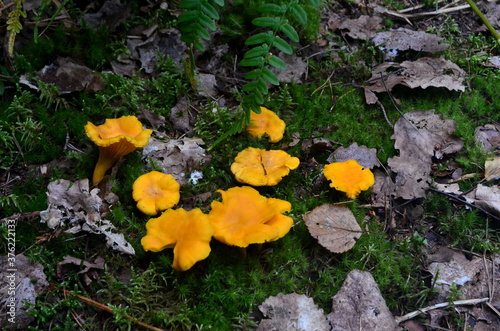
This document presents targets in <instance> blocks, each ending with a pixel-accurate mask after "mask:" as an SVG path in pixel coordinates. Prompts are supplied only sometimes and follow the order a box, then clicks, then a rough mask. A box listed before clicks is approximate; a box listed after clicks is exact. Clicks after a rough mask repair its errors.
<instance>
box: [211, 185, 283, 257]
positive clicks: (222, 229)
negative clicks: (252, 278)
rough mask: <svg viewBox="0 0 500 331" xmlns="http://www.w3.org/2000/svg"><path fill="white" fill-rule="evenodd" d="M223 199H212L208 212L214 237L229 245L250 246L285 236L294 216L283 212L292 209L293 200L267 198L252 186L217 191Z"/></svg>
mask: <svg viewBox="0 0 500 331" xmlns="http://www.w3.org/2000/svg"><path fill="white" fill-rule="evenodd" d="M217 192H219V193H220V194H221V195H222V202H218V201H213V202H212V204H211V207H212V210H211V211H210V213H209V214H208V216H209V219H210V221H211V223H212V226H213V228H214V238H215V239H217V240H219V241H220V242H222V243H224V244H226V245H232V246H239V247H247V246H248V245H250V244H261V243H265V242H268V241H274V240H277V239H279V238H282V237H283V236H285V235H286V234H287V233H288V231H290V228H291V227H292V225H293V219H292V218H291V217H289V216H285V215H283V214H282V213H284V212H288V211H290V210H291V208H292V205H291V204H290V202H288V201H285V200H280V199H274V198H266V197H264V196H262V195H260V194H259V192H258V191H257V190H255V189H254V188H252V187H249V186H243V187H233V188H230V189H228V190H227V191H223V190H218V191H217Z"/></svg>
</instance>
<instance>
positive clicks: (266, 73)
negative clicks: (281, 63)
mask: <svg viewBox="0 0 500 331" xmlns="http://www.w3.org/2000/svg"><path fill="white" fill-rule="evenodd" d="M262 77H264V79H265V80H267V81H268V82H269V83H271V84H273V85H276V86H278V85H279V84H280V82H279V80H278V77H276V75H275V74H274V73H273V72H272V71H271V70H269V68H267V67H263V68H262Z"/></svg>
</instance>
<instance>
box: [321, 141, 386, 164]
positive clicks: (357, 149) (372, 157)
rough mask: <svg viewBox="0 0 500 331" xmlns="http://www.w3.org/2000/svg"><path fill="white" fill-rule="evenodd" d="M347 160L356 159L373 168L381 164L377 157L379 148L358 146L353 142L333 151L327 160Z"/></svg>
mask: <svg viewBox="0 0 500 331" xmlns="http://www.w3.org/2000/svg"><path fill="white" fill-rule="evenodd" d="M347 160H356V161H357V162H358V163H359V164H361V165H362V166H363V167H365V168H370V169H373V168H374V167H377V166H379V165H380V163H379V161H378V159H377V150H376V149H375V148H368V147H366V146H358V144H357V143H353V144H352V145H351V146H349V147H347V148H344V147H339V148H337V149H336V150H335V152H333V153H332V155H330V156H329V157H328V159H327V160H326V161H327V162H329V163H332V162H344V161H347Z"/></svg>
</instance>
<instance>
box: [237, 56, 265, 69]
mask: <svg viewBox="0 0 500 331" xmlns="http://www.w3.org/2000/svg"><path fill="white" fill-rule="evenodd" d="M265 63H266V61H265V60H264V58H263V57H262V56H258V57H253V58H250V59H245V58H244V59H243V60H241V61H240V66H243V67H260V66H263V65H264V64H265Z"/></svg>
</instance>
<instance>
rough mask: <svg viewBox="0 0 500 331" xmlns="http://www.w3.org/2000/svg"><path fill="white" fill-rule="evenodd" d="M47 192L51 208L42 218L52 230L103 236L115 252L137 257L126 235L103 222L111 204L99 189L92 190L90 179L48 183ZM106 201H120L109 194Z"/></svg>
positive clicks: (106, 221)
mask: <svg viewBox="0 0 500 331" xmlns="http://www.w3.org/2000/svg"><path fill="white" fill-rule="evenodd" d="M47 190H48V192H47V204H48V205H49V207H48V208H47V209H46V210H44V211H41V212H40V218H41V221H42V222H44V223H47V225H48V227H49V228H51V229H54V228H56V227H63V226H70V227H71V228H70V229H69V230H67V231H66V233H77V232H80V231H85V232H90V233H95V234H102V235H104V236H105V237H106V243H107V245H108V246H109V247H111V248H112V249H115V250H117V251H120V252H122V253H126V254H131V255H134V254H135V251H134V248H133V247H132V245H130V243H128V242H127V241H126V240H125V237H124V236H123V234H122V233H117V232H116V228H115V227H114V226H113V224H111V222H110V221H108V220H105V219H103V218H104V217H105V216H106V214H107V213H108V212H109V208H110V204H109V203H108V202H107V201H106V200H103V199H102V198H101V197H100V196H99V195H98V194H99V189H97V188H94V189H92V190H91V189H90V187H89V180H88V179H82V180H79V181H76V182H74V183H73V182H71V181H69V180H64V179H61V180H57V181H53V182H50V183H49V185H48V187H47ZM107 199H110V200H109V201H117V198H116V199H112V198H111V197H110V196H109V194H108V196H107Z"/></svg>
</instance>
